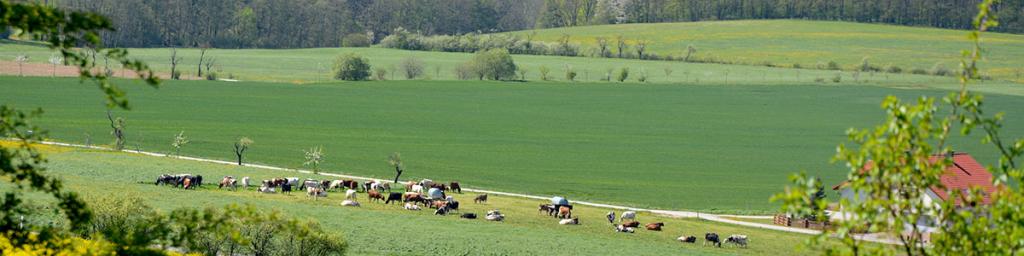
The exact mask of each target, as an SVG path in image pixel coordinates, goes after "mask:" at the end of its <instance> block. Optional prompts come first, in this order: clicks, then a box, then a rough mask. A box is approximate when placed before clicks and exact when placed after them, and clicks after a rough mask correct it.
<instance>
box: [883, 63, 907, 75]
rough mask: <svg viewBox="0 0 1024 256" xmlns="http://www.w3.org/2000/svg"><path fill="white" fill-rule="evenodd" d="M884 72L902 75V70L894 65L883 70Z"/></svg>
mask: <svg viewBox="0 0 1024 256" xmlns="http://www.w3.org/2000/svg"><path fill="white" fill-rule="evenodd" d="M885 72H889V73H893V74H897V73H903V68H901V67H900V66H896V65H890V66H889V67H888V68H886V69H885Z"/></svg>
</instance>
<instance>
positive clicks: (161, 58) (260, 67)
mask: <svg viewBox="0 0 1024 256" xmlns="http://www.w3.org/2000/svg"><path fill="white" fill-rule="evenodd" d="M129 52H130V55H131V56H133V57H134V58H138V59H141V60H144V61H146V62H147V63H148V64H149V65H151V66H152V67H153V68H154V69H155V70H157V71H158V72H163V73H164V74H166V73H169V72H170V63H169V59H170V56H171V49H168V48H144V49H129ZM346 52H355V53H358V54H360V55H362V56H365V57H367V58H368V59H369V61H370V64H371V65H372V66H373V67H374V68H383V69H385V70H387V71H388V73H389V74H388V75H387V76H386V79H387V80H406V79H405V78H404V76H403V74H401V72H402V70H401V69H400V68H399V67H400V63H401V62H402V60H403V59H405V58H409V57H415V58H417V59H419V60H421V61H422V63H423V64H424V76H423V77H419V78H417V79H415V80H417V81H422V80H457V77H456V75H455V72H454V71H455V67H457V66H458V65H459V64H461V63H463V62H465V61H468V60H469V59H471V58H472V54H469V53H446V52H424V51H405V50H396V49H386V48H376V47H374V48H315V49H212V50H210V51H208V52H207V56H208V57H213V58H214V59H215V60H214V62H215V63H216V64H215V65H214V66H215V68H214V69H215V70H216V71H218V74H220V76H221V78H228V77H229V75H230V76H232V77H234V78H235V79H239V80H243V81H269V82H285V83H296V84H301V83H317V82H327V81H330V80H332V79H331V69H332V65H333V63H334V59H335V58H336V57H337V56H338V55H340V54H342V53H346ZM20 54H25V55H28V56H29V57H30V58H29V62H34V63H47V61H48V60H49V58H50V56H51V55H52V54H53V53H52V52H50V51H49V50H48V49H47V48H45V47H40V46H37V45H27V44H22V43H12V42H10V41H4V42H0V61H4V62H2V63H4V65H16V64H15V63H14V62H7V61H12V60H14V58H15V56H17V55H20ZM199 55H200V50H198V49H178V56H180V57H182V61H181V63H180V64H179V66H178V69H179V70H180V71H181V72H183V74H184V75H185V76H194V75H195V74H196V73H197V66H196V65H197V64H198V59H199ZM513 58H514V59H515V62H516V64H517V65H519V66H520V68H521V69H522V70H525V71H526V74H525V75H526V80H527V81H531V82H535V81H542V79H541V72H540V70H541V67H545V68H547V69H548V70H550V71H549V72H550V73H549V74H548V76H547V77H548V80H549V81H558V82H568V81H567V79H566V75H565V74H566V70H569V69H571V70H574V71H576V72H577V76H576V78H575V79H574V80H573V82H572V83H575V84H593V83H604V84H621V83H619V82H604V81H601V80H602V79H604V78H606V76H607V75H608V74H611V79H612V80H614V79H615V78H616V76H617V75H618V73H619V72H620V71H621V70H622V69H623V68H628V69H629V71H630V72H629V73H630V75H629V77H628V79H627V82H632V83H636V82H637V81H638V79H639V77H641V76H644V77H646V80H647V82H648V83H656V84H668V83H672V84H694V85H706V84H714V85H733V84H759V85H794V84H798V85H826V86H832V85H836V84H864V85H876V86H886V87H897V88H939V89H955V88H958V84H957V81H956V79H955V78H954V77H938V76H931V75H912V74H888V73H874V72H866V73H859V74H858V73H855V72H850V71H834V70H814V69H792V68H771V67H764V66H749V65H721V64H704V63H686V62H678V61H646V60H628V59H608V58H587V57H558V56H533V55H515V56H514V57H513ZM859 58H860V57H857V59H858V62H857V63H860V62H859ZM949 60H950V61H951V62H954V61H956V60H958V59H957V58H953V57H951V58H950V59H949ZM101 63H102V61H101ZM112 65H113V64H112ZM953 67H954V66H950V68H953ZM41 68H46V69H47V70H48V69H49V68H50V67H49V66H48V65H47V66H46V67H41ZM111 68H113V69H115V70H117V68H118V67H116V66H111ZM15 70H16V69H15ZM15 72H16V71H15ZM115 72H118V71H115ZM908 72H909V71H908ZM13 74H17V73H12V74H9V75H13ZM837 78H838V80H839V81H840V82H839V83H836V82H834V80H835V79H837ZM977 88H978V90H981V91H985V92H990V93H1001V94H1015V95H1024V87H1022V86H1020V84H1018V83H1013V82H1008V81H1001V80H1000V81H986V82H985V83H982V84H980V85H979V86H978V87H977Z"/></svg>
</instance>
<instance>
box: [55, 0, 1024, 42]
mask: <svg viewBox="0 0 1024 256" xmlns="http://www.w3.org/2000/svg"><path fill="white" fill-rule="evenodd" d="M50 3H51V4H57V5H60V6H61V7H66V8H70V9H73V10H88V11H95V12H98V13H100V14H103V15H105V16H107V17H109V18H110V19H111V20H112V21H113V23H114V24H115V28H116V29H117V31H116V32H105V33H103V34H102V36H103V40H104V42H106V43H107V44H108V45H110V46H116V47H172V46H178V47H202V46H209V47H216V48H303V47H337V46H343V45H344V43H343V42H342V41H343V40H342V39H343V38H345V37H346V36H359V37H363V38H365V39H361V38H358V37H353V38H350V39H352V40H356V41H369V42H371V43H374V42H378V41H380V40H381V39H383V38H384V37H385V36H387V35H389V34H391V33H392V32H393V31H394V30H395V29H396V28H399V27H401V28H405V29H408V30H409V31H413V32H416V33H420V34H425V35H459V34H466V33H474V32H476V33H480V32H483V33H486V32H499V31H513V30H524V29H532V28H549V27H565V26H581V25H598V24H616V23H648V22H678V21H704V20H736V19H813V20H841V21H856V22H875V23H888V24H899V25H912V26H930V27H939V28H955V29H966V28H970V27H971V18H972V14H973V13H976V10H975V9H976V8H977V7H976V6H975V5H976V4H977V1H976V0H515V1H513V0H221V1H186V0H65V1H51V2H50ZM993 11H994V12H995V14H996V15H998V16H999V17H1000V18H1001V22H1002V24H1001V26H1000V27H999V28H998V29H997V31H1003V32H1013V33H1024V19H1022V18H1021V17H1022V16H1024V0H1007V1H1004V2H1002V3H1000V4H998V5H997V6H995V7H994V10H993Z"/></svg>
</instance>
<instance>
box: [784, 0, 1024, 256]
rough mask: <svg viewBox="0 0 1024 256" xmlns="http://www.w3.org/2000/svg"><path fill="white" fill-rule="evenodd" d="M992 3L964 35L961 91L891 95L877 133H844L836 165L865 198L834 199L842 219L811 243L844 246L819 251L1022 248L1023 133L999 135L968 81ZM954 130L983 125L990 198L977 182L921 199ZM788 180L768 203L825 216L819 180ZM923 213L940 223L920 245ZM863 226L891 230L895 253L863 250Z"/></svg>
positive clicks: (934, 183)
mask: <svg viewBox="0 0 1024 256" xmlns="http://www.w3.org/2000/svg"><path fill="white" fill-rule="evenodd" d="M996 2H998V1H996V0H986V1H984V2H983V3H982V4H981V5H980V7H981V8H980V10H981V11H980V12H979V13H978V15H977V17H976V18H975V19H974V24H975V27H976V29H975V30H974V31H972V32H971V33H970V38H971V39H973V40H974V42H975V45H974V48H973V50H971V51H965V52H964V60H963V61H961V73H960V81H961V84H962V87H961V89H960V91H959V92H956V93H951V94H950V95H949V96H946V97H945V98H943V99H942V102H943V104H939V103H937V102H936V99H934V98H930V97H922V98H920V99H919V100H917V102H916V103H915V104H909V103H904V102H902V101H900V100H899V99H897V98H896V97H893V96H890V97H887V98H886V99H885V101H883V103H882V107H883V109H885V110H886V114H887V118H886V121H885V123H883V124H881V125H879V126H877V127H875V128H874V129H864V130H850V131H849V132H848V134H849V137H850V139H849V140H850V143H852V144H853V145H854V146H855V147H852V148H851V147H848V146H847V145H845V144H843V145H840V146H839V148H838V153H837V154H836V157H835V161H840V162H844V163H846V166H847V167H848V168H849V170H850V172H849V174H848V175H847V179H848V183H847V185H846V186H849V188H850V189H852V191H853V192H854V193H855V194H859V195H864V199H863V200H861V201H860V202H850V201H848V200H846V199H843V200H841V201H839V202H838V206H839V207H840V208H841V209H843V213H842V215H843V217H844V218H845V219H844V220H842V221H839V222H838V223H836V224H837V228H836V229H835V230H832V231H827V232H824V233H823V234H822V235H820V236H818V237H817V238H816V239H813V240H811V242H812V244H818V242H821V241H824V240H825V239H827V238H829V237H830V236H837V237H839V238H840V240H841V241H842V244H843V245H844V246H842V247H830V248H823V249H825V252H826V253H827V254H852V255H861V254H864V255H879V254H893V253H899V254H906V255H931V254H937V255H1014V254H1019V253H1021V252H1024V224H1022V223H1024V211H1022V209H1024V189H1022V188H1021V187H1020V186H1017V185H1012V183H1016V184H1024V183H1022V182H1024V170H1022V169H1021V168H1020V166H1018V165H1017V161H1018V160H1019V159H1020V157H1021V156H1022V155H1024V138H1021V139H1017V140H1016V141H1006V140H1004V139H1002V138H1001V137H1000V134H999V131H1000V129H1001V128H1002V114H995V115H992V116H989V115H987V114H986V113H985V112H984V111H983V110H982V106H983V105H984V104H983V97H982V96H981V95H980V94H976V93H974V92H972V91H971V90H969V87H968V84H969V82H971V81H972V80H974V79H978V78H979V76H978V69H977V62H978V61H979V60H981V59H982V53H983V52H984V51H982V48H981V45H980V38H979V36H980V35H981V33H982V32H985V31H986V30H987V29H989V28H991V27H993V26H996V25H997V24H998V23H997V22H996V18H995V16H993V13H992V12H991V10H992V9H991V8H992V7H993V6H994V4H995V3H996ZM940 113H948V114H945V115H943V114H940ZM956 129H959V131H960V132H961V134H962V135H964V136H966V135H969V134H971V133H972V132H976V131H977V130H980V131H981V132H982V133H983V134H984V139H983V141H982V142H983V143H989V144H991V145H993V146H994V147H996V149H997V150H998V152H999V153H1000V160H999V165H998V166H996V167H995V168H992V169H991V171H992V173H993V174H994V177H995V178H994V180H993V181H992V182H993V184H994V185H995V186H996V187H997V190H996V192H995V194H992V195H987V196H989V197H991V204H984V203H983V200H984V196H985V195H983V194H982V191H981V190H980V189H977V188H975V189H972V190H970V191H958V192H959V193H958V192H952V193H950V194H951V197H950V198H949V199H948V200H945V201H944V202H939V203H934V204H933V203H925V201H924V200H922V198H924V197H925V195H924V189H926V188H929V187H937V188H942V187H943V185H942V183H941V182H940V177H941V175H942V174H943V172H944V171H945V169H946V167H947V166H949V165H950V164H952V162H951V161H952V160H951V159H950V158H948V157H946V158H943V160H942V161H932V160H930V158H931V156H933V155H936V154H946V153H949V152H952V151H953V148H952V147H951V146H949V145H947V144H946V141H947V139H948V138H949V137H950V136H951V133H952V132H954V131H955V130H956ZM869 161H870V164H869ZM792 180H793V182H794V185H793V186H791V187H787V188H786V191H785V192H784V193H780V194H778V195H776V196H775V197H774V198H773V199H775V200H780V201H782V202H783V203H784V207H783V209H784V210H785V211H786V212H788V213H790V214H794V215H796V216H808V217H810V218H814V219H817V220H824V219H826V218H827V216H826V215H825V212H824V210H825V209H826V206H827V205H828V204H829V202H828V201H827V199H825V198H824V197H819V196H816V195H817V194H818V193H819V192H818V191H820V189H821V187H822V185H821V184H820V180H819V179H816V178H813V177H807V176H806V175H805V174H799V175H794V176H793V177H792ZM924 218H933V219H930V220H931V221H934V222H935V223H938V225H939V226H941V227H942V228H941V231H939V232H937V233H935V234H934V235H931V239H930V242H931V243H926V242H927V240H928V234H926V232H925V231H923V230H920V229H919V226H918V225H916V224H917V223H918V221H919V220H922V219H924ZM860 231H867V232H872V233H874V232H881V233H888V234H890V235H891V237H893V238H894V239H898V241H899V242H900V246H899V247H897V248H899V251H891V250H893V247H882V246H867V244H866V242H863V241H860V240H858V239H857V237H856V233H857V232H860Z"/></svg>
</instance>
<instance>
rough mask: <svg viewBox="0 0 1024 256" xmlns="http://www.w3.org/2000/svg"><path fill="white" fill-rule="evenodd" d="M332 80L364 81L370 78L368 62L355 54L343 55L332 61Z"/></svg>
mask: <svg viewBox="0 0 1024 256" xmlns="http://www.w3.org/2000/svg"><path fill="white" fill-rule="evenodd" d="M334 78H336V79H341V80H346V81H365V80H367V79H369V78H370V62H369V61H368V60H366V58H363V57H361V56H359V55H356V54H355V53H351V52H350V53H345V54H342V55H341V56H338V58H337V59H336V60H334Z"/></svg>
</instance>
